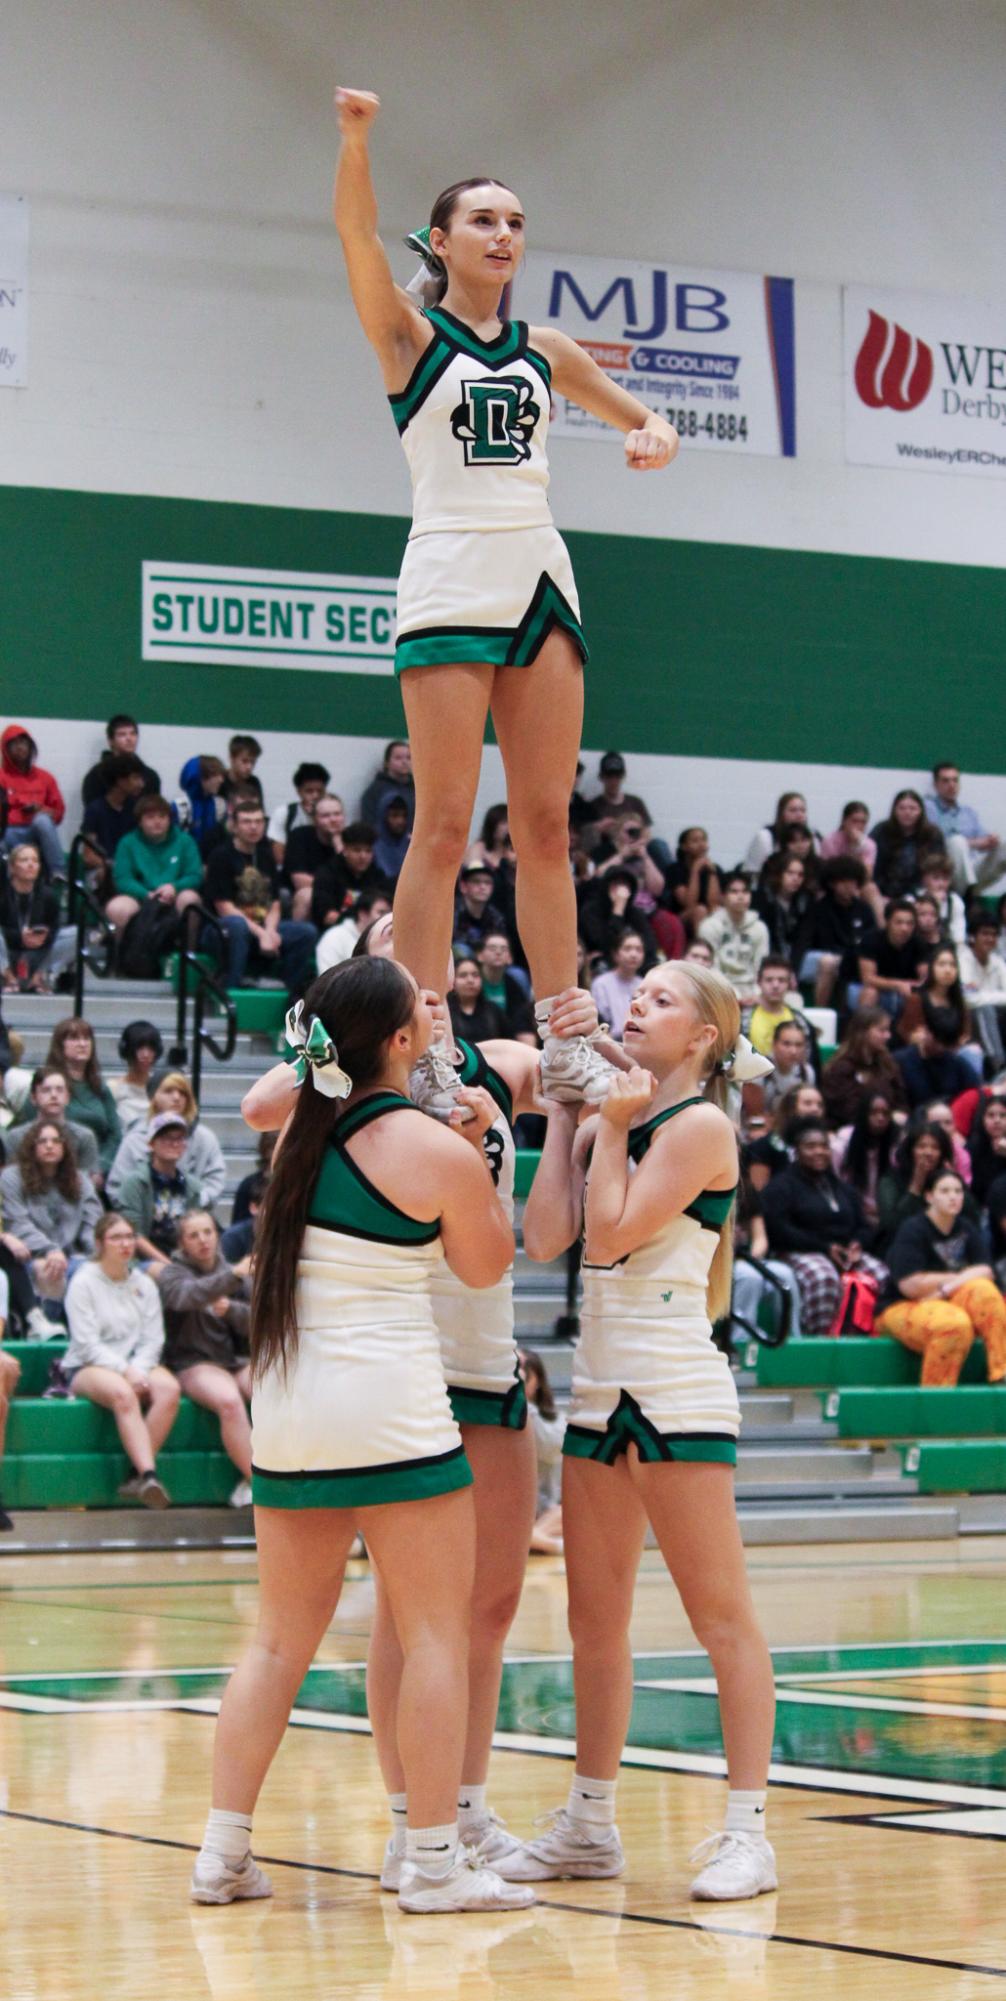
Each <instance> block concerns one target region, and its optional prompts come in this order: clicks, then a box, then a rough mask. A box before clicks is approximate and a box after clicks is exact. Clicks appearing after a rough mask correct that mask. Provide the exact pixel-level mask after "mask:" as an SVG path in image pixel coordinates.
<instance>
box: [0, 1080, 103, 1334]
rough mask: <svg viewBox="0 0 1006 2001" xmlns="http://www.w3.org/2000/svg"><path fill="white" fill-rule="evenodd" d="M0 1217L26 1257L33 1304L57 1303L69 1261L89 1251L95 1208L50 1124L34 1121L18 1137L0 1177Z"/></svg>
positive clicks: (89, 1184)
mask: <svg viewBox="0 0 1006 2001" xmlns="http://www.w3.org/2000/svg"><path fill="white" fill-rule="evenodd" d="M0 1212H2V1214H3V1219H4V1228H5V1230H6V1231H7V1232H8V1233H9V1235H10V1236H11V1237H12V1238H14V1239H16V1240H17V1242H18V1244H19V1245H21V1246H22V1247H23V1248H24V1249H25V1250H26V1251H27V1253H28V1258H29V1259H30V1263H31V1279H32V1284H33V1286H34V1288H35V1293H36V1295H37V1298H38V1299H40V1300H41V1299H47V1300H59V1299H62V1297H63V1294H64V1292H65V1291H66V1282H67V1278H68V1276H69V1273H70V1271H71V1270H72V1267H73V1263H74V1260H75V1259H77V1258H81V1257H88V1256H89V1255H90V1253H91V1251H92V1250H93V1249H94V1230H95V1224H96V1223H97V1222H98V1219H99V1217H100V1215H101V1203H100V1201H99V1199H98V1194H97V1190H96V1189H95V1186H94V1183H93V1181H92V1180H91V1178H90V1176H89V1175H87V1174H82V1173H81V1172H80V1170H79V1168H78V1166H77V1162H76V1159H75V1157H74V1151H73V1143H72V1141H71V1140H70V1139H69V1138H68V1137H67V1134H66V1131H65V1129H64V1128H63V1127H62V1126H60V1125H58V1124H57V1123H56V1122H55V1120H53V1119H39V1120H38V1121H37V1122H36V1124H35V1125H33V1126H29V1127H28V1128H27V1130H26V1132H25V1133H24V1134H23V1135H22V1137H21V1139H20V1141H19V1144H18V1149H17V1158H16V1160H15V1162H14V1164H13V1165H12V1166H10V1167H5V1168H4V1169H3V1171H2V1173H0ZM15 1255H17V1253H15Z"/></svg>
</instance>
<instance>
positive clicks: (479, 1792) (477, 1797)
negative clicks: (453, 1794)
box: [458, 1786, 489, 1833]
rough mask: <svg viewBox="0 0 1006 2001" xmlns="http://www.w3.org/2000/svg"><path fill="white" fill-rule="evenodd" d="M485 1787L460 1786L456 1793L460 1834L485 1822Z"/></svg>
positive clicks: (486, 1809)
mask: <svg viewBox="0 0 1006 2001" xmlns="http://www.w3.org/2000/svg"><path fill="white" fill-rule="evenodd" d="M487 1791H488V1787H487V1786H462V1787H461V1790H460V1792H459V1793H458V1826H459V1828H460V1829H461V1831H462V1833H467V1832H468V1831H469V1830H470V1829H471V1828H473V1827H477V1826H478V1824H479V1822H480V1821H483V1820H485V1818H486V1816H487V1814H488V1812H489V1808H488V1807H487V1805H486V1793H487Z"/></svg>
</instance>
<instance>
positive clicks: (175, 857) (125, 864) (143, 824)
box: [105, 792, 203, 933]
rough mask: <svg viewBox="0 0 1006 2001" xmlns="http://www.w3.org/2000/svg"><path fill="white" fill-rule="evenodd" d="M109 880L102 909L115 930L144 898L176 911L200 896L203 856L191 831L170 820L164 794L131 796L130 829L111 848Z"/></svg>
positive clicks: (135, 909)
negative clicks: (133, 801)
mask: <svg viewBox="0 0 1006 2001" xmlns="http://www.w3.org/2000/svg"><path fill="white" fill-rule="evenodd" d="M112 883H113V887H114V889H115V895H114V896H113V897H112V899H111V901H110V902H109V904H108V906H107V909H106V912H105V915H106V917H107V918H108V921H109V923H110V924H114V925H115V928H116V931H118V932H120V933H121V932H123V931H124V930H125V928H126V925H127V924H128V923H129V921H130V919H131V918H133V917H135V916H136V915H137V914H138V912H139V911H140V910H141V909H142V908H143V906H144V904H146V903H157V904H159V905H160V906H162V907H163V908H164V909H165V910H173V911H175V912H176V913H177V915H178V916H181V914H182V912H183V911H185V910H188V909H189V908H190V907H191V906H192V905H193V904H195V903H198V902H199V901H200V900H201V897H202V886H203V858H202V856H201V854H200V852H199V849H198V847H197V846H196V843H195V841H194V840H193V838H192V835H191V834H188V833H186V832H185V829H184V828H183V827H176V826H175V825H174V823H173V822H172V818H171V808H170V806H169V805H168V802H167V800H166V799H162V798H161V797H160V795H159V794H158V793H156V792H151V793H149V794H147V795H146V796H145V797H143V798H142V799H138V800H137V801H136V806H135V818H134V823H133V827H132V831H131V832H130V833H127V834H124V835H123V836H122V839H121V840H120V842H119V844H118V846H117V848H116V850H115V860H114V862H113V864H112Z"/></svg>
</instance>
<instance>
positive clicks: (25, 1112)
mask: <svg viewBox="0 0 1006 2001" xmlns="http://www.w3.org/2000/svg"><path fill="white" fill-rule="evenodd" d="M69 1106H70V1086H69V1084H68V1083H67V1081H66V1078H65V1076H64V1074H63V1072H62V1070H50V1069H49V1068H47V1066H46V1065H45V1064H44V1063H43V1064H41V1065H40V1066H39V1068H38V1069H37V1070H36V1071H35V1073H34V1075H33V1077H32V1080H31V1093H30V1096H29V1098H28V1102H27V1104H25V1105H23V1106H22V1108H21V1110H20V1112H19V1113H18V1116H17V1122H16V1123H17V1125H19V1126H21V1125H33V1124H35V1123H36V1121H37V1120H39V1119H45V1120H46V1121H47V1122H49V1123H51V1124H52V1125H57V1126H59V1128H60V1130H61V1131H62V1132H64V1133H65V1134H66V1137H67V1138H68V1139H69V1141H70V1143H71V1145H72V1147H73V1154H74V1159H75V1160H76V1163H77V1166H78V1167H79V1168H80V1170H81V1172H82V1173H83V1174H89V1175H90V1177H91V1179H92V1181H93V1182H94V1183H95V1186H98V1185H99V1184H100V1182H101V1179H102V1176H101V1163H100V1160H99V1158H98V1142H97V1140H96V1139H95V1137H94V1134H93V1132H92V1131H91V1128H90V1126H84V1125H80V1124H79V1123H78V1121H77V1120H76V1119H69V1118H67V1112H68V1110H69ZM19 1137H20V1135H19Z"/></svg>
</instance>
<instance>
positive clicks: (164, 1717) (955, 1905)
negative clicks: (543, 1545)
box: [0, 1538, 1006, 2001]
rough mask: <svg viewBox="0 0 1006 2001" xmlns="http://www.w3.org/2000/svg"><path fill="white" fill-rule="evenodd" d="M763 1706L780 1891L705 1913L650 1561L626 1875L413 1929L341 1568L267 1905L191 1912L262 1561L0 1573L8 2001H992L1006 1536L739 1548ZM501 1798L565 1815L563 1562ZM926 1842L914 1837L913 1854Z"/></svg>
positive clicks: (1, 1992) (351, 1597) (702, 1730)
mask: <svg viewBox="0 0 1006 2001" xmlns="http://www.w3.org/2000/svg"><path fill="white" fill-rule="evenodd" d="M749 1556H750V1563H751V1570H752V1575H753V1579H754V1583H755V1589H756V1593H757V1598H758V1603H759V1606H760V1609H761V1613H762V1616H763V1619H764V1622H765V1625H766V1629H767V1632H768V1637H769V1640H770V1643H771V1645H772V1647H773V1650H774V1652H775V1656H776V1666H777V1670H778V1674H779V1687H780V1698H781V1700H780V1710H779V1724H778V1731H777V1739H776V1756H777V1762H776V1764H775V1766H774V1767H773V1781H774V1783H773V1787H772V1791H771V1793H770V1798H769V1813H770V1823H771V1824H770V1833H771V1835H772V1838H773V1840H774V1842H775V1845H776V1850H777V1854H778V1857H779V1865H780V1875H781V1880H782V1887H781V1889H780V1890H779V1892H778V1894H777V1895H774V1896H771V1897H763V1898H761V1899H758V1900H757V1901H755V1902H753V1903H748V1904H738V1905H732V1906H710V1905H706V1906H696V1905H692V1904H690V1903H689V1900H688V1896H687V1884H688V1880H689V1869H688V1855H689V1851H690V1850H691V1849H692V1848H693V1847H694V1846H695V1845H696V1844H697V1843H698V1842H699V1841H700V1840H701V1839H702V1838H703V1836H704V1834H705V1833H706V1831H707V1829H708V1828H710V1827H715V1826H716V1825H717V1824H718V1822H719V1816H720V1808H721V1802H722V1785H721V1783H720V1781H719V1780H718V1778H717V1777H716V1773H717V1771H718V1769H719V1767H718V1749H719V1739H718V1734H717V1725H716V1707H715V1701H714V1698H713V1696H712V1694H711V1693H710V1691H709V1685H708V1682H707V1679H706V1669H705V1663H704V1661H703V1660H702V1658H701V1657H698V1656H696V1655H695V1653H694V1651H693V1648H692V1642H691V1638H690V1635H689V1633H688V1630H687V1628H686V1627H685V1625H684V1621H683V1619H682V1616H681V1613H680V1610H679V1609H678V1606H677V1603H676V1600H675V1598H674V1594H673V1592H672V1590H671V1587H670V1585H669V1583H668V1581H667V1579H666V1576H665V1574H664V1572H663V1570H662V1568H661V1566H660V1564H659V1561H658V1559H657V1558H656V1557H655V1556H653V1555H647V1556H646V1557H645V1558H644V1568H643V1571H642V1574H641V1577H640V1582H639V1588H638V1592H637V1600H636V1614H635V1625H634V1634H633V1638H634V1646H635V1649H636V1654H637V1680H638V1685H639V1686H638V1692H637V1702H636V1709H635V1713H634V1721H633V1729H632V1733H631V1745H630V1749H629V1751H628V1753H627V1763H626V1770H625V1772H624V1776H623V1780H622V1784H621V1787H620V1794H619V1814H618V1818H619V1823H620V1826H621V1828H622V1832H623V1837H624V1839H625V1845H626V1849H627V1853H628V1858H629V1867H628V1870H627V1873H626V1876H625V1878H624V1879H622V1880H620V1881H618V1882H615V1883H584V1884H579V1885H578V1884H570V1883H555V1884H545V1885H542V1888H541V1902H540V1904H539V1905H538V1906H537V1907H536V1908H535V1909H534V1910H532V1911H529V1912H526V1913H518V1914H515V1915H513V1916H511V1917H507V1916H506V1915H501V1916H499V1917H495V1916H487V1917H479V1916H472V1917H442V1918H432V1919H424V1918H414V1917H413V1918H410V1917H405V1916H403V1915H402V1914H401V1913H399V1911H398V1909H397V1907H396V1905H395V1903H394V1901H393V1899H391V1898H388V1897H385V1896H382V1895H381V1893H380V1892H379V1890H378V1888H377V1882H376V1871H377V1868H378V1865H379V1860H380V1856H381V1852H382V1847H383V1842H384V1832H385V1822H384V1811H383V1802H382V1797H381V1792H380V1787H379V1784H378V1780H377V1770H376V1764H375V1760H374V1756H373V1748H372V1745H371V1743H370V1740H369V1737H368V1735H367V1734H366V1722H365V1717H364V1714H363V1700H362V1673H361V1668H360V1663H361V1662H362V1660H363V1657H364V1653H365V1649H366V1640H367V1631H368V1626H369V1621H370V1613H371V1603H372V1594H371V1587H370V1581H369V1577H368V1572H367V1567H366V1565H365V1564H355V1565H353V1566H352V1570H351V1575H350V1578H349V1580H348V1582H347V1586H346V1589H345V1592H344V1594H343V1599H342V1603H341V1605H340V1607H339V1611H338V1613H337V1616H336V1620H335V1622H334V1624H333V1626H332V1629H331V1631H330V1633H329V1635H328V1638H327V1641H326V1644H325V1646H324V1648H323V1650H322V1654H321V1656H320V1657H319V1660H318V1662H317V1664H316V1666H315V1669H314V1670H313V1672H312V1674H311V1676H310V1677H309V1679H308V1683H307V1685H306V1687H305V1690H304V1692H303V1696H302V1706H301V1707H300V1708H299V1709H298V1711H297V1712H296V1720H297V1727H296V1728H295V1729H292V1730H291V1731H290V1732H289V1733H288V1736H287V1739H286V1741H285V1744H284V1746H283V1748H282V1750H281V1752H280V1755H279V1758H278V1759H277V1762H276V1765H275V1766H274V1768H273V1772H272V1775H271V1778H270V1780H269V1782H268V1785H267V1788H266V1792H265V1794H264V1797H263V1802H262V1807H261V1809H260V1812H259V1815H258V1818H257V1821H256V1840H255V1849H256V1853H257V1854H258V1855H259V1857H260V1858H261V1859H262V1860H263V1861H266V1862H267V1863H268V1865H269V1871H270V1874H271V1875H272V1878H273V1881H274V1885H275V1891H276V1895H275V1898H274V1899H273V1900H272V1902H270V1903H259V1904H251V1905H243V1906H231V1907H229V1908H226V1909H221V1910H215V1909H209V1910H206V1909H196V1908H195V1907H193V1906H191V1905H190V1904H189V1903H188V1901H187V1895H186V1889H187V1877H188V1871H189V1867H190V1863H191V1857H192V1852H193V1849H194V1847H195V1846H196V1845H198V1841H199V1837H200V1834H201V1829H202V1823H203V1818H204V1813H205V1808H206V1800H207V1776H208V1767H209V1757H210V1745H211V1738H212V1732H213V1713H214V1709H215V1705H216V1701H217V1699H218V1696H219V1691H220V1687H221V1684H222V1680H223V1677H224V1675H225V1673H226V1670H227V1668H228V1667H229V1666H230V1665H231V1664H232V1663H233V1661H234V1660H235V1658H236V1656H237V1653H238V1651H239V1649H240V1647H241V1644H242V1640H243V1636H244V1634H245V1633H246V1632H247V1631H248V1629H249V1627H250V1625H251V1622H252V1620H253V1617H254V1609H255V1559H254V1554H253V1553H246V1552H239V1553H227V1554H202V1553H200V1554H195V1553H193V1554H191V1555H180V1556H176V1555H164V1554H136V1555H132V1554H129V1555H126V1554H122V1555H112V1556H105V1557H87V1556H67V1557H66V1558H62V1557H36V1558H30V1557H24V1558H20V1557H12V1558H7V1559H5V1560H4V1561H3V1563H2V1564H0V1740H2V1746H3V1757H2V1761H0V1765H2V1774H3V1776H2V1779H0V1785H2V1788H3V1791H2V1793H0V1805H2V1807H3V1809H4V1816H3V1823H2V1824H3V1832H4V1835H5V1855H4V1861H3V1867H2V1883H3V1901H4V1917H3V1926H2V1930H0V1996H2V1997H3V2001H119V1997H122V2001H127V1997H128V2001H204V1997H209V2001H266V1997H268V2001H273V1997H277V1996H284V1997H285V1996H290V1997H294V2001H332V1997H342V1996H349V1995H352V1996H354V1997H357V2001H369V1998H370V1997H373V1998H374V2001H385V1997H387V2001H392V1997H395V1998H396V2001H397V1997H408V1996H421V1997H423V2001H427V1997H429V2001H490V1998H491V1997H496V1996H500V1997H510V1996H513V1997H515V2001H518V1997H522V1996H525V1995H527V1996H534V1997H535V1998H536V2001H537V1997H538V1996H540V1994H541V1992H542V1989H543V1988H544V1986H545V1985H546V1983H547V1985H548V1987H549V1988H550V1990H551V1993H552V1994H553V1995H554V1996H555V1997H557V2001H558V1997H567V1996H570V1997H576V2001H601V1997H603V2001H650V1997H653V2001H658V1997H659V2001H665V1997H673V2001H691V1998H692V1997H693V1996H696V1997H697V1996H699V1995H701V1996H702V1997H703V2001H707V1997H710V1996H715V1997H720V1996H722V1997H725V2001H749V1997H750V2001H754V1997H762V1996H764V1997H771V2001H789V1997H799V2001H806V1997H811V1996H813V1997H815V2001H816V1997H818V1996H821V1997H829V2001H830V1997H833V1996H838V1997H843V2001H845V1997H849V2001H867V1997H869V2001H876V1997H877V1996H878V1995H882V1996H883V2001H896V1997H898V1996H901V1995H906V1996H908V1995H910V1996H911V1997H912V2001H978V1997H979V1996H984V1995H992V1994H995V1993H996V1992H997V1991H1000V1992H1003V1993H1004V1994H1006V1868H1004V1862H1006V1849H1004V1847H1003V1846H1002V1843H1003V1840H1004V1837H1006V1732H1004V1725H1006V1619H1004V1610H1006V1543H1004V1542H1003V1541H1002V1540H996V1539H992V1538H988V1539H971V1540H967V1541H965V1542H962V1543H933V1544H914V1545H913V1544H907V1545H906V1544H903V1543H902V1544H894V1545H886V1546H885V1545H875V1546H867V1547H850V1546H840V1547H834V1548H828V1547H824V1548H808V1547H802V1548H799V1549H789V1550H787V1549H772V1548H766V1549H754V1550H752V1551H750V1552H749ZM509 1652H510V1658H509V1665H508V1668H507V1674H506V1686H505V1691H504V1703H503V1711H502V1715H501V1735H500V1739H499V1742H500V1750H499V1752H498V1754H497V1757H496V1759H495V1766H494V1774H493V1784H492V1788H491V1796H492V1799H493V1801H494V1803H495V1805H496V1807H497V1808H498V1809H499V1810H500V1811H501V1812H502V1813H503V1814H504V1815H505V1817H506V1818H507V1819H508V1820H509V1821H510V1822H511V1823H512V1824H513V1825H514V1826H515V1827H517V1828H519V1829H527V1828H529V1827H530V1825H531V1822H532V1820H533V1817H534V1816H535V1814H538V1813H541V1812H543V1811H544V1810H546V1809H547V1808H548V1807H550V1806H553V1805H554V1804H556V1803H557V1802H558V1801H559V1800H560V1799H561V1798H562V1797H563V1796H564V1793H565V1788H566V1783H567V1777H568V1771H569V1766H568V1762H567V1760H568V1752H569V1748H570V1746H569V1735H570V1731H571V1728H572V1712H571V1704H570V1677H569V1664H568V1650H567V1645H566V1635H565V1626H564V1587H563V1575H562V1568H561V1564H559V1563H557V1562H555V1561H554V1560H552V1559H540V1558H539V1559H535V1560H534V1561H533V1563H532V1565H531V1568H530V1570H529V1573H528V1581H527V1585H526V1588H525V1593H524V1600H523V1604H522V1607H521V1612H520V1615H519V1619H518V1622H517V1625H516V1627H515V1629H514V1633H513V1635H512V1638H511V1644H510V1650H509ZM920 1836H921V1837H924V1838H922V1839H920Z"/></svg>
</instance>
